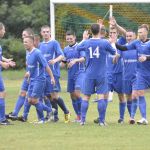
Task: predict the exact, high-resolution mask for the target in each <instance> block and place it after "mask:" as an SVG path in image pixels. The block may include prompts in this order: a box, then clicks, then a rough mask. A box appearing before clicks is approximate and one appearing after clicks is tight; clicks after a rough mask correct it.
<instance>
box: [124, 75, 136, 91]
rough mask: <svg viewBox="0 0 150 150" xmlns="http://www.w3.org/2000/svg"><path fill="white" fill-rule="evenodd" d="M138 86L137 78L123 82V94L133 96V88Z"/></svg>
mask: <svg viewBox="0 0 150 150" xmlns="http://www.w3.org/2000/svg"><path fill="white" fill-rule="evenodd" d="M135 85H136V78H135V79H132V80H123V93H124V94H132V91H133V87H135Z"/></svg>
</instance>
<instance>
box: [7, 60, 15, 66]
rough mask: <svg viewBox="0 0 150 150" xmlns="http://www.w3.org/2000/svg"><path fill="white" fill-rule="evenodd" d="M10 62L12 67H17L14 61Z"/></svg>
mask: <svg viewBox="0 0 150 150" xmlns="http://www.w3.org/2000/svg"><path fill="white" fill-rule="evenodd" d="M8 63H9V66H10V67H15V66H16V63H15V62H14V61H9V62H8Z"/></svg>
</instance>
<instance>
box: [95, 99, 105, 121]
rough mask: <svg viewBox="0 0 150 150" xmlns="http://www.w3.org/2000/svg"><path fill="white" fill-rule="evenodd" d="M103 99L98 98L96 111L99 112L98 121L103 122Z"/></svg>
mask: <svg viewBox="0 0 150 150" xmlns="http://www.w3.org/2000/svg"><path fill="white" fill-rule="evenodd" d="M105 105H106V104H105V100H104V99H101V100H98V102H97V110H98V113H99V122H104V115H105V111H104V109H105V107H106V106H105Z"/></svg>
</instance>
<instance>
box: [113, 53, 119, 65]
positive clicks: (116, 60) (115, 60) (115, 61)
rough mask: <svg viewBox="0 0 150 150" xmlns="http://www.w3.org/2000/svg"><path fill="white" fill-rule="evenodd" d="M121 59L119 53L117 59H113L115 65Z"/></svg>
mask: <svg viewBox="0 0 150 150" xmlns="http://www.w3.org/2000/svg"><path fill="white" fill-rule="evenodd" d="M119 57H120V55H119V54H118V53H117V54H116V55H115V57H114V58H113V60H112V61H113V64H116V63H117V62H118V59H119Z"/></svg>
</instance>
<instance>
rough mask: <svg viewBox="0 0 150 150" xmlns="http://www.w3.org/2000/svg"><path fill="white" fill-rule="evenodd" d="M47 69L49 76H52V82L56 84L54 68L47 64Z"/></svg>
mask: <svg viewBox="0 0 150 150" xmlns="http://www.w3.org/2000/svg"><path fill="white" fill-rule="evenodd" d="M46 71H47V73H48V74H49V76H50V77H51V83H52V84H53V85H55V79H54V76H53V73H52V70H51V69H50V67H49V66H48V65H47V66H46Z"/></svg>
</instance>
